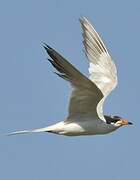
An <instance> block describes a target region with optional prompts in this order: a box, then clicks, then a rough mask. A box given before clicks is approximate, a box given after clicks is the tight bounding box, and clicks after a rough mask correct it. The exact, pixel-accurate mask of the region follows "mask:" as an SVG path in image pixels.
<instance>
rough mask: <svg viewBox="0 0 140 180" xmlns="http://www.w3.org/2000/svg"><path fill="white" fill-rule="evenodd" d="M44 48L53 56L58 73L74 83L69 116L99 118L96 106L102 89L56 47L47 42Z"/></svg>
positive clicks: (51, 60)
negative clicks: (53, 47) (59, 52)
mask: <svg viewBox="0 0 140 180" xmlns="http://www.w3.org/2000/svg"><path fill="white" fill-rule="evenodd" d="M44 48H45V50H46V51H47V53H48V54H49V56H50V57H51V59H48V60H49V61H50V63H51V64H52V65H53V66H54V67H55V68H56V70H57V71H58V72H57V73H56V74H57V75H58V76H60V77H61V78H63V79H65V80H67V81H69V82H70V83H71V85H72V94H71V96H70V102H69V116H68V117H69V118H70V117H72V116H75V115H77V116H79V115H80V116H82V115H84V114H90V115H92V116H94V117H95V118H98V114H97V111H96V108H97V104H98V103H99V102H100V100H101V99H102V98H103V93H102V92H101V91H100V89H99V88H98V87H97V86H96V85H95V84H94V83H93V82H92V81H91V80H90V79H88V78H87V77H86V76H84V75H83V74H82V73H81V72H79V71H78V70H77V69H76V68H75V67H74V66H73V65H72V64H70V63H69V62H68V61H67V60H66V59H64V58H63V57H62V56H61V55H60V54H58V53H57V52H56V51H55V50H54V49H52V48H51V47H49V46H47V45H46V44H45V45H44Z"/></svg>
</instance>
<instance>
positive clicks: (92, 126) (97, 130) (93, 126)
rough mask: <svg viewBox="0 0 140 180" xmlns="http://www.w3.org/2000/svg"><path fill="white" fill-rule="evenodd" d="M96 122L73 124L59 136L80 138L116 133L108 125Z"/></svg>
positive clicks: (68, 125)
mask: <svg viewBox="0 0 140 180" xmlns="http://www.w3.org/2000/svg"><path fill="white" fill-rule="evenodd" d="M98 121H99V120H97V121H96V120H95V121H81V122H73V123H69V124H66V125H64V127H63V131H61V132H60V133H59V134H63V135H66V136H80V135H97V134H107V133H110V132H112V131H114V130H115V129H114V128H112V127H111V128H109V127H108V126H107V125H106V123H104V122H98Z"/></svg>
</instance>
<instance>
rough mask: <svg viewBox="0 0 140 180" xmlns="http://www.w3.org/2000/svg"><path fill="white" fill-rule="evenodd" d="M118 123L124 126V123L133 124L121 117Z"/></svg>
mask: <svg viewBox="0 0 140 180" xmlns="http://www.w3.org/2000/svg"><path fill="white" fill-rule="evenodd" d="M120 124H121V125H122V126H124V125H133V123H131V122H129V121H127V120H126V119H121V120H120Z"/></svg>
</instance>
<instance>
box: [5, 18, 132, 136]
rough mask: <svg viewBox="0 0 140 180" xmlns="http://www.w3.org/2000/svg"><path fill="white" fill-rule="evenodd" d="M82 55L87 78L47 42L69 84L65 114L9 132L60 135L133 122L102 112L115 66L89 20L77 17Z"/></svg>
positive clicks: (89, 132)
mask: <svg viewBox="0 0 140 180" xmlns="http://www.w3.org/2000/svg"><path fill="white" fill-rule="evenodd" d="M80 23H81V27H82V30H83V33H82V35H83V44H84V48H85V55H86V57H87V58H88V60H89V78H87V77H86V76H84V75H83V74H82V73H81V72H79V71H78V70H77V69H76V68H75V67H74V66H73V65H72V64H70V63H69V62H68V61H67V60H66V59H64V58H63V57H62V56H61V55H60V54H59V53H57V52H56V51H55V50H54V49H52V48H51V47H49V46H48V45H46V44H45V45H44V48H45V50H46V51H47V53H48V55H49V56H50V58H51V59H48V60H49V61H50V63H51V64H52V65H53V66H54V67H55V68H56V70H57V71H58V72H56V74H57V75H58V76H60V77H61V78H63V79H65V80H67V81H69V82H70V84H71V85H72V93H71V96H70V99H69V107H68V116H67V118H66V119H65V120H64V121H62V122H59V123H56V124H54V125H51V126H48V127H45V128H41V129H34V130H27V131H26V130H24V131H16V132H13V133H10V134H8V135H14V134H23V133H24V134H25V133H34V132H51V133H56V134H60V135H67V136H78V135H96V134H106V133H109V132H112V131H114V130H116V129H117V128H119V127H121V126H122V125H128V124H132V123H130V122H128V121H127V120H123V119H122V118H120V117H118V116H114V117H110V116H104V114H103V103H104V100H105V98H106V97H107V96H108V95H109V94H110V92H111V91H112V90H113V89H114V88H115V87H116V85H117V70H116V67H115V64H114V62H113V61H112V58H111V56H110V55H109V53H108V51H107V48H106V47H105V45H104V43H103V41H102V40H101V38H100V36H99V35H98V33H97V32H96V31H95V29H94V28H93V26H92V25H91V24H90V22H89V21H88V20H87V19H86V18H85V17H83V18H81V19H80Z"/></svg>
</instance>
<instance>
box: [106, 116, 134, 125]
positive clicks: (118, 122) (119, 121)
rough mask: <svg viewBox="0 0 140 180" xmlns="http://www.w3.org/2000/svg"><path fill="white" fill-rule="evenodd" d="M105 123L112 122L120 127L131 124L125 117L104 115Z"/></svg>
mask: <svg viewBox="0 0 140 180" xmlns="http://www.w3.org/2000/svg"><path fill="white" fill-rule="evenodd" d="M105 119H106V122H107V124H112V125H114V126H116V127H121V126H124V125H132V124H133V123H131V122H129V121H128V120H126V119H123V118H122V117H119V116H105Z"/></svg>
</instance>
